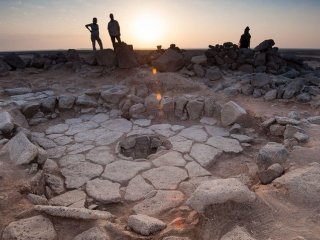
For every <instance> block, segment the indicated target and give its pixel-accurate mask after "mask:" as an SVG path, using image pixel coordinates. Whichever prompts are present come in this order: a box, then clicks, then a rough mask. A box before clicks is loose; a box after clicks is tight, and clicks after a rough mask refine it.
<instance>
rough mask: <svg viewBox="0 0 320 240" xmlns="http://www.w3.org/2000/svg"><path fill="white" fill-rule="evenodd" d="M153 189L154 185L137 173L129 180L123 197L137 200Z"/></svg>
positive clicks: (128, 199)
mask: <svg viewBox="0 0 320 240" xmlns="http://www.w3.org/2000/svg"><path fill="white" fill-rule="evenodd" d="M153 190H154V187H153V186H152V185H150V184H149V183H147V182H146V181H145V180H144V179H143V178H142V177H141V176H140V175H138V176H136V177H135V178H133V179H131V181H130V182H129V184H128V186H127V189H126V194H125V195H124V199H125V200H127V201H138V200H141V199H143V198H144V197H145V196H146V195H147V194H148V193H150V192H151V191H153Z"/></svg>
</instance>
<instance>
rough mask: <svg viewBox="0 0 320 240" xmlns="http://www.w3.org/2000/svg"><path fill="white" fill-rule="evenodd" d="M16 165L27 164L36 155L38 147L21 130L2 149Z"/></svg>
mask: <svg viewBox="0 0 320 240" xmlns="http://www.w3.org/2000/svg"><path fill="white" fill-rule="evenodd" d="M2 150H3V151H4V152H8V153H9V157H10V159H11V161H13V162H14V163H15V164H16V165H23V164H29V163H30V162H31V161H33V160H34V159H35V158H36V157H37V156H38V148H37V146H35V145H34V144H32V143H31V142H30V141H29V139H28V138H27V137H26V135H25V134H24V133H23V132H20V133H18V134H17V135H16V136H14V137H13V138H11V139H10V141H9V142H8V143H7V144H6V145H5V146H4V148H3V149H2Z"/></svg>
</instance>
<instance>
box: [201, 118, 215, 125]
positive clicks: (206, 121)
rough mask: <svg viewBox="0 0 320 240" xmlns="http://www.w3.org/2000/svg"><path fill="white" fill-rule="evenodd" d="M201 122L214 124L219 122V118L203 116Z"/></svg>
mask: <svg viewBox="0 0 320 240" xmlns="http://www.w3.org/2000/svg"><path fill="white" fill-rule="evenodd" d="M200 123H203V124H207V125H211V126H212V125H215V124H216V123H217V120H215V119H214V118H210V117H203V118H201V120H200Z"/></svg>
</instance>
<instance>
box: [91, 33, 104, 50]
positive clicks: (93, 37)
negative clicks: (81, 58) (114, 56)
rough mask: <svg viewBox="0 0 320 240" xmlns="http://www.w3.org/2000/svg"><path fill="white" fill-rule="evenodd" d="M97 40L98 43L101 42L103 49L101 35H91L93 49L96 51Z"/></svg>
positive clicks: (100, 45)
mask: <svg viewBox="0 0 320 240" xmlns="http://www.w3.org/2000/svg"><path fill="white" fill-rule="evenodd" d="M96 41H97V42H98V44H99V47H100V50H102V49H103V46H102V41H101V39H100V37H99V36H91V42H92V48H93V50H94V51H96V50H97V49H96Z"/></svg>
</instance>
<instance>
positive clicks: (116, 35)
mask: <svg viewBox="0 0 320 240" xmlns="http://www.w3.org/2000/svg"><path fill="white" fill-rule="evenodd" d="M108 32H109V35H110V38H111V42H112V46H113V49H114V48H115V44H116V39H117V41H118V43H121V38H120V35H121V34H120V25H119V23H118V21H116V20H114V17H113V14H112V13H110V22H109V23H108Z"/></svg>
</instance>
